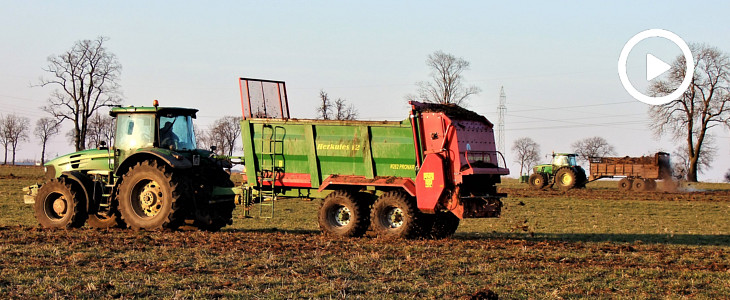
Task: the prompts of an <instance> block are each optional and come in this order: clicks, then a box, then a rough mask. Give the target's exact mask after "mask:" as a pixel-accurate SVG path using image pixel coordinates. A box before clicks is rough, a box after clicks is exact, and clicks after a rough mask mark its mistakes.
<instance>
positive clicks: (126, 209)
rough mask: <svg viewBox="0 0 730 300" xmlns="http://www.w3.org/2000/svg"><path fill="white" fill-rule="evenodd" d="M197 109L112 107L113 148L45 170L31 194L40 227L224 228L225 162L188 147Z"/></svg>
mask: <svg viewBox="0 0 730 300" xmlns="http://www.w3.org/2000/svg"><path fill="white" fill-rule="evenodd" d="M197 111H198V110H197V109H190V108H175V107H158V106H157V101H155V105H154V107H131V106H130V107H115V108H112V109H111V111H110V115H111V116H113V117H115V119H116V133H115V134H116V135H115V140H114V145H113V146H112V147H106V145H105V143H102V144H101V145H100V147H99V148H98V149H90V150H84V151H79V152H75V153H71V154H67V155H64V156H61V157H58V158H56V159H54V160H51V161H49V162H48V163H46V164H45V168H46V182H45V183H44V184H43V185H41V186H40V187H39V188H37V186H36V188H35V189H32V190H33V191H34V194H35V197H34V210H35V216H36V218H37V219H38V222H39V223H40V224H41V225H42V226H43V227H47V228H73V227H81V226H83V225H84V224H85V223H86V222H87V221H88V225H89V226H90V227H96V228H106V227H116V226H126V227H130V228H133V229H147V230H155V229H161V228H177V227H180V226H183V225H192V226H196V227H198V228H201V229H205V230H218V229H220V228H221V227H223V226H226V225H228V224H231V223H232V220H231V218H232V212H233V209H234V208H235V203H234V200H235V195H236V194H237V192H236V188H234V185H233V182H231V180H230V176H229V174H228V173H227V172H226V171H225V168H227V167H228V168H229V167H230V163H229V161H228V160H226V159H218V158H217V157H216V156H215V155H214V154H213V153H212V152H211V151H207V150H202V149H196V142H195V135H194V133H193V122H192V119H193V118H195V114H196V112H197Z"/></svg>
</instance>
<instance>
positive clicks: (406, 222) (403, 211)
mask: <svg viewBox="0 0 730 300" xmlns="http://www.w3.org/2000/svg"><path fill="white" fill-rule="evenodd" d="M412 200H413V199H410V197H409V196H408V195H407V194H405V193H403V192H401V191H390V192H386V193H384V194H382V195H381V196H380V197H378V199H377V200H375V204H373V208H372V212H371V213H370V222H371V226H372V229H373V231H374V232H375V233H376V234H377V235H378V236H379V237H384V238H415V237H418V236H419V235H420V233H421V232H422V231H421V228H420V226H419V225H420V223H421V222H420V221H419V220H418V218H419V217H421V213H420V211H419V210H418V207H416V203H415V201H412Z"/></svg>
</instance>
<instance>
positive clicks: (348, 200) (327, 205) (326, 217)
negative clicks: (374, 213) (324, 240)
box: [318, 190, 370, 237]
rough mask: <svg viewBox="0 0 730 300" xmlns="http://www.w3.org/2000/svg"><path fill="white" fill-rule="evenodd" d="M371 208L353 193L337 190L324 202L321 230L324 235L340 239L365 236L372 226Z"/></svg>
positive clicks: (320, 222) (320, 211) (321, 208)
mask: <svg viewBox="0 0 730 300" xmlns="http://www.w3.org/2000/svg"><path fill="white" fill-rule="evenodd" d="M369 214H370V210H369V206H368V205H367V204H366V203H363V201H360V200H359V199H358V198H356V197H355V195H353V194H352V193H350V192H348V191H344V190H336V191H334V192H332V193H330V194H329V195H327V197H325V198H324V201H322V206H321V207H320V208H319V216H318V220H319V228H320V229H321V230H322V232H323V233H325V234H328V235H333V236H340V237H359V236H363V235H364V234H365V232H366V231H367V230H368V227H369V226H370V215H369Z"/></svg>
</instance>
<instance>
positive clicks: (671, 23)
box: [0, 1, 730, 180]
mask: <svg viewBox="0 0 730 300" xmlns="http://www.w3.org/2000/svg"><path fill="white" fill-rule="evenodd" d="M0 4H2V6H3V10H2V11H0V26H2V28H3V29H2V30H1V31H0V40H2V43H0V57H1V58H2V59H1V60H0V103H2V105H3V107H4V109H3V113H18V114H23V115H26V116H28V117H30V118H32V119H33V120H35V119H37V118H39V117H41V116H44V113H43V112H41V111H40V110H39V109H38V107H40V106H42V105H43V104H44V103H45V100H46V99H47V97H48V95H49V94H50V90H49V89H44V88H38V87H35V88H31V87H30V85H31V84H32V83H37V81H38V78H39V77H40V76H43V75H44V73H43V71H42V67H43V66H44V65H45V64H46V58H47V57H48V56H50V55H53V54H59V53H61V52H63V51H65V50H68V49H69V48H70V47H71V46H72V45H73V43H74V42H75V41H77V40H80V39H93V38H95V37H97V36H106V37H109V38H110V40H109V41H108V42H107V47H108V49H109V51H111V52H113V53H115V54H116V55H117V57H118V58H119V60H120V62H121V64H122V65H123V71H122V80H121V85H122V90H123V92H124V98H125V104H127V105H148V104H149V103H151V101H152V99H159V100H160V102H161V103H162V105H170V106H188V107H196V108H199V109H200V110H201V111H200V114H199V115H200V118H199V119H198V121H199V123H200V124H202V125H204V126H205V125H207V124H209V123H211V122H212V121H213V120H215V119H216V118H218V117H221V116H223V115H232V114H239V113H240V102H239V99H240V98H239V95H238V87H237V78H238V77H255V78H267V79H277V80H284V81H286V82H287V88H288V92H289V96H290V97H289V98H290V100H289V101H290V107H291V114H292V116H294V117H300V118H307V117H313V116H314V114H315V113H314V112H315V111H314V106H315V103H316V101H317V96H318V91H319V90H320V89H324V90H326V91H327V92H328V93H329V94H330V95H331V96H332V97H335V98H337V97H341V98H345V99H347V100H349V101H350V102H351V103H353V104H354V105H355V106H356V107H357V108H358V109H359V111H360V115H361V117H362V118H364V119H374V120H381V119H388V120H399V119H403V118H405V117H406V115H407V105H406V102H405V100H404V96H405V95H406V94H408V93H413V92H414V91H415V89H416V87H415V85H414V83H415V82H417V81H422V80H427V79H428V78H429V77H428V69H427V68H426V66H425V63H424V61H425V58H426V56H427V55H428V54H429V53H432V52H434V51H436V50H442V51H444V52H448V53H452V54H454V55H456V56H460V57H463V58H464V59H466V60H468V61H470V62H471V70H470V71H468V72H466V73H465V74H464V75H465V76H466V79H467V80H468V81H469V83H471V84H475V85H477V86H479V87H480V88H481V89H482V93H481V94H479V95H477V96H475V97H473V98H471V100H470V101H469V108H471V109H473V110H475V111H477V112H479V113H482V114H484V115H486V116H487V117H488V118H490V119H491V120H493V121H495V122H496V107H497V101H498V95H499V88H500V87H501V86H504V88H505V91H506V93H507V120H506V128H507V131H506V137H507V143H506V144H507V145H508V147H509V146H510V145H511V143H512V141H513V140H515V139H517V138H520V137H523V136H527V137H531V138H533V139H534V140H536V141H537V142H538V143H539V144H540V145H541V147H542V150H543V152H544V154H548V153H550V152H551V151H553V150H554V151H559V152H564V151H569V150H570V149H569V148H570V144H572V143H573V142H574V141H576V140H578V139H581V138H586V137H592V136H603V137H605V138H606V139H607V140H608V141H609V142H610V143H611V144H613V145H614V146H615V147H616V150H617V152H618V154H619V155H632V156H633V155H642V154H647V153H650V152H653V151H657V150H660V149H661V150H665V151H670V152H671V151H672V150H673V149H674V148H675V143H674V142H673V141H671V140H670V139H669V138H668V137H665V138H662V139H656V138H654V136H653V135H652V134H651V132H650V131H649V129H648V127H647V125H648V122H649V120H650V119H649V118H648V116H647V108H648V106H647V105H646V104H643V103H640V102H638V101H636V100H633V98H631V97H630V96H629V95H628V93H626V91H624V89H623V87H622V86H621V83H620V81H619V78H618V75H617V70H616V63H617V60H618V56H619V53H620V51H621V48H622V47H623V45H624V43H625V42H626V41H628V39H629V38H631V36H633V35H634V34H636V33H638V32H640V31H643V30H646V29H650V28H661V29H666V30H670V31H672V32H674V33H676V34H678V35H679V36H680V37H682V38H684V39H685V40H686V41H687V42H704V43H707V44H710V45H713V46H716V47H718V48H720V49H722V50H723V51H726V52H730V39H728V38H727V37H728V36H730V21H727V18H726V17H727V12H728V11H730V4H727V3H726V2H721V1H717V2H702V7H699V6H698V5H697V4H696V3H694V4H692V3H691V2H688V1H685V2H678V1H663V2H661V3H660V2H648V1H647V2H637V1H612V2H610V3H594V2H588V3H583V2H577V1H576V2H545V1H540V2H537V1H535V2H515V1H500V2H490V1H449V2H447V1H400V2H396V1H368V2H357V1H337V2H336V1H256V2H246V1H230V2H228V1H218V2H215V3H213V4H210V3H203V2H188V1H154V2H151V1H124V2H122V1H119V2H114V3H110V2H104V1H64V2H51V1H0ZM640 46H641V47H640V48H638V49H637V50H635V51H634V52H636V53H634V52H632V57H638V58H637V59H633V58H630V60H629V63H630V66H629V70H630V71H631V72H632V73H631V74H632V76H633V77H637V76H638V77H640V76H643V73H641V72H643V65H642V64H643V60H642V57H643V54H642V53H643V52H641V51H651V52H652V53H653V54H654V55H657V57H659V58H661V59H665V60H667V61H671V59H672V58H673V57H674V56H676V55H678V54H679V52H678V50H676V49H675V48H673V47H671V45H670V46H666V43H662V42H661V41H648V42H647V43H645V44H640ZM714 134H715V135H716V137H717V138H716V141H717V147H718V158H717V159H716V161H715V162H716V163H715V166H714V167H713V168H712V169H710V170H707V171H706V173H705V174H704V175H702V176H701V177H700V178H701V179H704V180H719V179H720V178H721V176H722V174H724V172H725V171H726V170H727V169H728V168H730V158H729V157H730V133H728V130H727V129H721V130H716V131H715V132H714ZM51 146H52V150H51V153H52V154H53V153H65V152H69V151H71V147H70V145H69V143H68V142H67V141H66V140H65V138H64V137H57V138H56V139H54V141H53V142H52V144H51ZM36 148H38V147H36V146H35V144H34V143H27V144H25V145H22V149H21V151H22V152H21V153H19V157H21V158H35V157H38V156H39V154H38V153H37V152H38V151H37V149H36ZM507 152H508V153H507V158H508V159H509V160H511V155H510V153H509V152H510V151H507ZM545 160H547V158H546V159H545ZM511 169H512V173H513V174H517V173H518V172H519V166H516V167H515V166H514V165H513V166H512V167H511Z"/></svg>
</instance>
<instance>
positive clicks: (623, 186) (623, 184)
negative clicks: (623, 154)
mask: <svg viewBox="0 0 730 300" xmlns="http://www.w3.org/2000/svg"><path fill="white" fill-rule="evenodd" d="M632 185H633V181H632V180H631V179H628V178H621V180H619V181H618V189H619V190H621V191H624V192H628V191H630V190H631V186H632Z"/></svg>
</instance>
